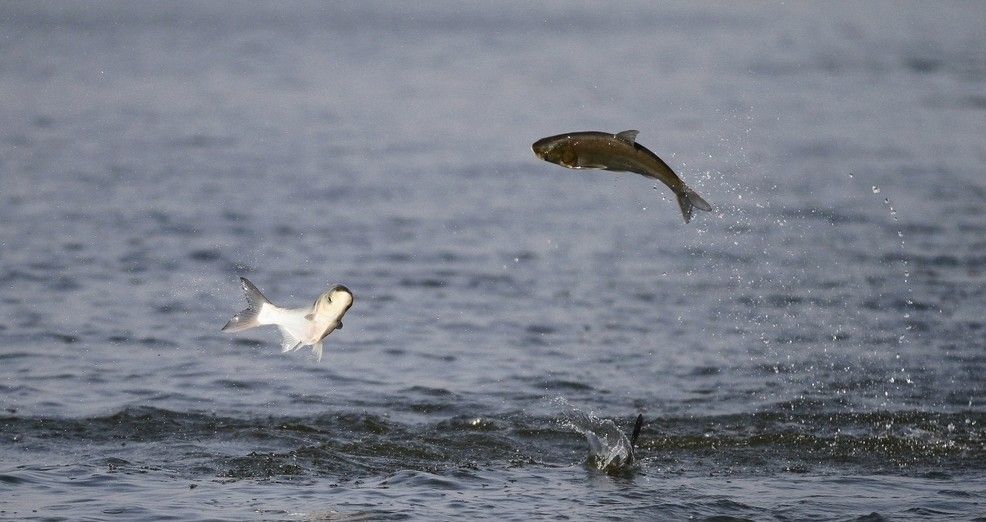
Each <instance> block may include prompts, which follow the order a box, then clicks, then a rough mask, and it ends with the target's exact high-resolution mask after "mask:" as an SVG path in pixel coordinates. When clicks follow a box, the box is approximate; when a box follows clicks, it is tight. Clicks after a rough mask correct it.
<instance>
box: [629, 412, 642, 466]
mask: <svg viewBox="0 0 986 522" xmlns="http://www.w3.org/2000/svg"><path fill="white" fill-rule="evenodd" d="M643 427H644V415H643V414H640V415H637V422H636V424H634V425H633V433H632V434H630V455H629V456H628V457H627V464H628V465H629V464H633V461H634V459H636V458H637V438H638V437H640V429H641V428H643Z"/></svg>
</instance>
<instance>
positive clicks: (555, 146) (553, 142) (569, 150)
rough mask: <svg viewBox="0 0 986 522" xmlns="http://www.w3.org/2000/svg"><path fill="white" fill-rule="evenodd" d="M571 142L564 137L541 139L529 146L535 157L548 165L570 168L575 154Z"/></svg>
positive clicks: (573, 163)
mask: <svg viewBox="0 0 986 522" xmlns="http://www.w3.org/2000/svg"><path fill="white" fill-rule="evenodd" d="M571 141H572V140H571V138H570V137H569V136H566V135H559V136H550V137H548V138H541V139H539V140H537V141H535V142H534V144H533V145H531V150H533V151H534V155H535V156H537V157H538V158H541V159H543V160H544V161H547V162H548V163H554V164H555V165H561V166H563V167H572V166H574V165H575V159H576V154H575V149H574V148H573V147H572V143H571Z"/></svg>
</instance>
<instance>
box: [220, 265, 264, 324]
mask: <svg viewBox="0 0 986 522" xmlns="http://www.w3.org/2000/svg"><path fill="white" fill-rule="evenodd" d="M240 286H242V287H243V295H244V296H245V297H246V301H247V307H246V310H243V311H242V312H240V313H238V314H236V315H234V316H233V318H232V319H230V320H229V322H228V323H226V326H224V327H223V329H222V331H223V332H230V333H234V332H241V331H243V330H248V329H250V328H254V327H257V326H260V320H259V317H258V316H259V315H260V310H261V309H262V308H263V307H264V305H265V304H270V301H268V300H267V298H266V297H264V294H262V293H260V290H257V287H256V286H253V283H251V282H250V280H249V279H247V278H245V277H241V278H240Z"/></svg>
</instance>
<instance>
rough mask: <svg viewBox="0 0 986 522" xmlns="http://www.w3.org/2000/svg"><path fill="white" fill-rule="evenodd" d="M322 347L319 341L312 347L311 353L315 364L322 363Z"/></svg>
mask: <svg viewBox="0 0 986 522" xmlns="http://www.w3.org/2000/svg"><path fill="white" fill-rule="evenodd" d="M323 347H324V345H323V344H322V342H321V341H319V342H317V343H315V344H313V345H312V353H314V354H315V360H316V362H322V348H323Z"/></svg>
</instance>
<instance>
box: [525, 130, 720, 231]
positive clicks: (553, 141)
mask: <svg viewBox="0 0 986 522" xmlns="http://www.w3.org/2000/svg"><path fill="white" fill-rule="evenodd" d="M637 134H638V131H635V130H625V131H623V132H618V133H616V134H610V133H608V132H596V131H587V132H569V133H566V134H559V135H557V136H549V137H547V138H542V139H540V140H537V141H536V142H534V144H533V145H531V149H533V150H534V154H535V155H536V156H537V157H539V158H541V159H543V160H544V161H547V162H549V163H554V164H556V165H561V166H562V167H567V168H570V169H601V170H611V171H618V172H635V173H637V174H640V175H641V176H646V177H648V178H654V179H656V180H660V181H661V183H664V184H665V185H667V186H668V188H670V189H671V190H672V191H674V193H675V195H676V196H677V197H678V205H679V206H680V207H681V215H682V216H684V218H685V223H688V222H689V221H691V219H692V209H693V208H697V209H699V210H704V211H706V212H711V211H712V205H709V204H708V203H706V201H705V200H704V199H702V198H701V197H700V196H699V195H698V194H696V193H695V191H694V190H692V189H690V188H688V186H686V185H685V182H684V181H681V178H679V177H678V175H677V174H675V173H674V171H673V170H671V167H669V166H668V164H667V163H665V162H664V160H662V159H661V158H659V157H657V154H654V153H653V152H651V151H650V150H648V149H647V147H644V146H643V145H641V144H639V143H637V141H636V140H637Z"/></svg>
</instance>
